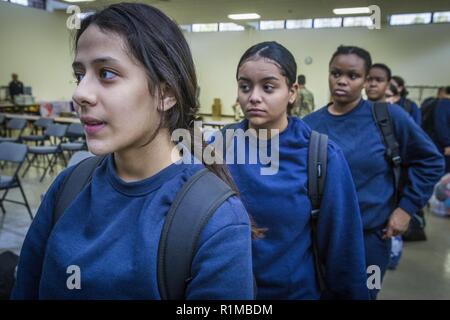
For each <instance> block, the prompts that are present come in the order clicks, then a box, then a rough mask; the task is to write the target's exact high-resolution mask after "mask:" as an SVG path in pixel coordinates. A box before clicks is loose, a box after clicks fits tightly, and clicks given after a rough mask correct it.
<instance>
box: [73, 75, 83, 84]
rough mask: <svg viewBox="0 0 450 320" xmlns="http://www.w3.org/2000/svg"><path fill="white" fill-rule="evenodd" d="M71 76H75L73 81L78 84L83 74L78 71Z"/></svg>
mask: <svg viewBox="0 0 450 320" xmlns="http://www.w3.org/2000/svg"><path fill="white" fill-rule="evenodd" d="M73 76H74V78H75V82H76V83H77V85H78V84H80V82H81V80H83V78H84V74H82V73H80V72H74V73H73Z"/></svg>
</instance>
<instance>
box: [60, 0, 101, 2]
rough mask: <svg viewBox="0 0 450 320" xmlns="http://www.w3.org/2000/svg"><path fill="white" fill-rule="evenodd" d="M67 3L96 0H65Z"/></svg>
mask: <svg viewBox="0 0 450 320" xmlns="http://www.w3.org/2000/svg"><path fill="white" fill-rule="evenodd" d="M64 1H65V2H93V1H95V0H64Z"/></svg>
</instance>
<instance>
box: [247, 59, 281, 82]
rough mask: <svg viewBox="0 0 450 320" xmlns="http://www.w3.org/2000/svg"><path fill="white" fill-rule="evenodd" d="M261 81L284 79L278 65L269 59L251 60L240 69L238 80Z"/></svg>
mask: <svg viewBox="0 0 450 320" xmlns="http://www.w3.org/2000/svg"><path fill="white" fill-rule="evenodd" d="M239 77H245V78H248V79H259V78H266V77H277V78H281V77H284V76H283V75H282V74H281V70H280V67H279V66H278V64H277V63H276V62H275V61H273V60H270V59H267V58H261V57H260V58H257V59H250V60H247V61H246V62H244V63H243V64H242V65H241V66H240V67H239V72H238V78H239Z"/></svg>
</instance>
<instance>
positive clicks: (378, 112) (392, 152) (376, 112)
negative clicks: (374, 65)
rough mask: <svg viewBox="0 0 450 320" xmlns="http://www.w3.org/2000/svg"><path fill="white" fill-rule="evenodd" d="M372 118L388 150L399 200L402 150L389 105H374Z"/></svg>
mask: <svg viewBox="0 0 450 320" xmlns="http://www.w3.org/2000/svg"><path fill="white" fill-rule="evenodd" d="M372 116H373V118H374V121H375V123H376V125H377V127H378V130H379V131H380V133H381V136H382V138H383V139H382V140H383V143H384V146H385V148H386V151H385V157H386V160H387V161H388V162H389V164H390V165H391V167H392V169H393V171H394V186H395V200H397V197H398V191H399V190H398V189H399V185H400V174H401V167H400V165H401V163H402V158H401V157H400V148H399V145H398V142H397V139H396V138H395V135H394V128H393V126H392V121H391V117H390V115H389V111H388V104H387V103H384V102H377V103H374V104H373V105H372ZM396 202H397V201H396Z"/></svg>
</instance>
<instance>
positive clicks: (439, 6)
mask: <svg viewBox="0 0 450 320" xmlns="http://www.w3.org/2000/svg"><path fill="white" fill-rule="evenodd" d="M116 2H121V1H114V0H96V1H94V2H78V3H72V4H76V5H79V6H80V7H81V8H82V11H83V12H84V11H88V10H91V9H95V10H99V9H100V8H102V7H104V6H106V5H108V4H111V3H116ZM140 2H144V3H148V4H151V5H153V6H155V7H157V8H159V9H161V10H162V11H163V12H165V13H166V14H167V15H169V16H170V17H172V18H173V19H175V21H177V22H178V23H179V24H190V23H208V22H227V21H231V20H229V19H228V18H227V15H228V14H230V13H249V12H256V13H258V14H260V15H261V19H262V20H276V19H301V18H319V17H332V16H334V14H333V12H332V9H334V8H347V7H362V6H369V5H378V6H379V7H380V9H381V15H382V17H385V16H387V15H391V14H393V13H415V12H428V11H450V0H412V1H404V0H334V1H325V0H142V1H140Z"/></svg>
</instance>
